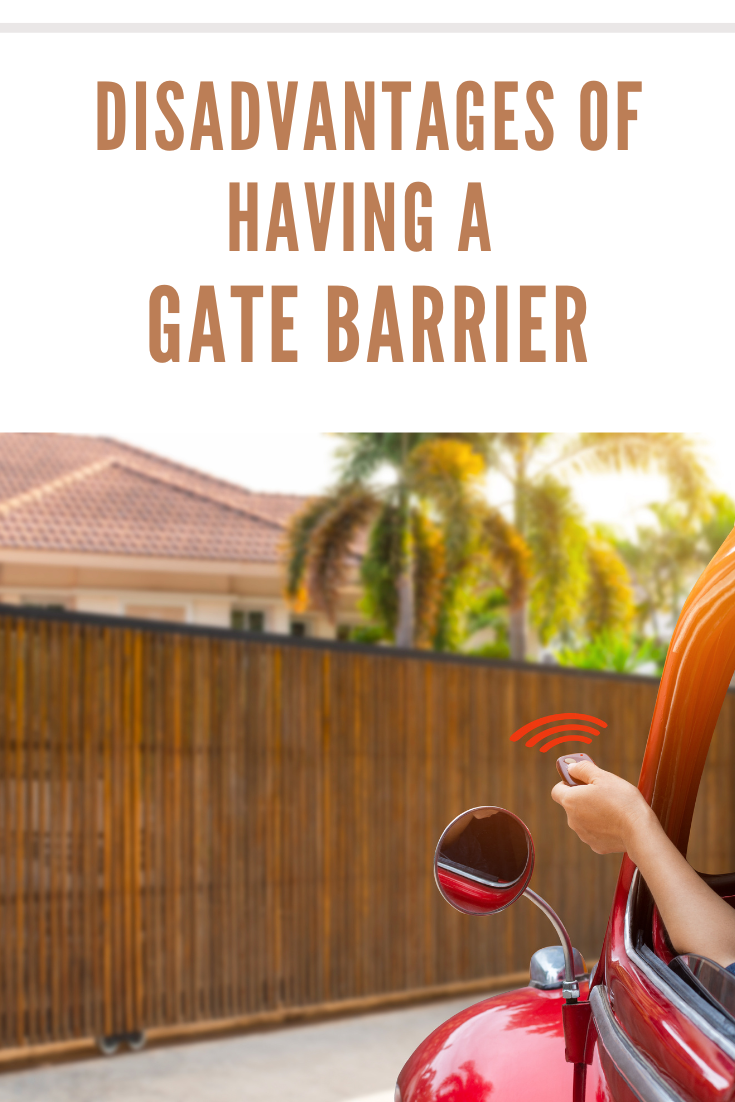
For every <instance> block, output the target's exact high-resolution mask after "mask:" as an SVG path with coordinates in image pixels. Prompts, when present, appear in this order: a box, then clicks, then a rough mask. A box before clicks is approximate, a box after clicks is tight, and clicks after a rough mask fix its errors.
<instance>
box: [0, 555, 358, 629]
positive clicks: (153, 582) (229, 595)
mask: <svg viewBox="0 0 735 1102" xmlns="http://www.w3.org/2000/svg"><path fill="white" fill-rule="evenodd" d="M355 581H356V579H353V584H352V585H351V586H349V587H347V588H346V589H345V591H344V594H343V596H342V600H341V602H340V607H339V612H338V616H337V621H336V623H331V622H330V621H329V620H328V619H327V617H326V616H324V615H323V614H322V613H321V612H319V611H318V610H316V609H313V608H311V609H307V610H306V612H305V613H304V614H299V613H296V612H294V611H293V609H292V608H291V607H290V606H289V604H288V602H287V601H286V599H285V596H284V590H285V574H284V570H283V567H282V566H281V565H280V564H277V563H222V562H212V561H204V562H202V561H197V562H190V563H187V562H181V561H177V560H170V561H166V560H155V561H152V560H150V559H146V558H144V557H141V558H139V559H134V558H133V557H130V558H127V557H124V556H102V555H94V556H88V555H82V554H79V555H76V556H75V555H70V554H68V553H65V554H54V553H48V554H44V553H42V552H15V551H8V552H4V553H3V552H0V603H2V604H11V605H42V606H50V605H59V606H62V607H63V608H66V609H68V610H69V611H75V612H92V613H98V614H101V615H106V616H126V615H127V616H134V617H137V618H144V619H152V620H153V619H155V620H170V621H172V622H179V623H190V624H201V625H205V626H209V627H230V624H231V617H232V612H233V610H235V609H239V610H242V611H244V612H245V614H246V615H247V613H249V612H259V613H262V615H263V618H264V630H265V631H267V632H274V633H277V634H289V633H291V631H292V625H293V623H294V621H297V622H299V623H301V622H303V623H305V624H306V634H307V635H309V636H312V637H317V638H323V639H330V638H334V637H335V635H336V632H337V625H338V624H349V625H354V624H358V623H361V622H362V619H363V618H362V616H361V615H360V612H359V610H358V607H357V602H358V598H359V590H358V587H357V585H356V584H354V582H355Z"/></svg>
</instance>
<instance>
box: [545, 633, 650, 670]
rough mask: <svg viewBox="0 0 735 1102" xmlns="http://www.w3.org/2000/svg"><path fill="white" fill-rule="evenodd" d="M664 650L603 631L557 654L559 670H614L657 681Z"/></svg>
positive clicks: (637, 637) (648, 640) (647, 642)
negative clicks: (571, 667)
mask: <svg viewBox="0 0 735 1102" xmlns="http://www.w3.org/2000/svg"><path fill="white" fill-rule="evenodd" d="M666 650H667V647H666V646H665V645H663V644H661V643H657V642H656V640H655V639H650V638H642V637H640V636H636V637H633V636H630V635H625V634H623V633H620V632H611V631H604V632H601V633H600V634H599V635H596V636H594V637H593V638H592V639H589V640H587V641H586V642H585V643H582V644H581V645H579V646H577V647H562V648H561V649H560V650H559V651H558V652H557V655H556V657H557V661H558V662H559V665H561V666H574V667H576V668H577V669H581V670H614V671H615V672H616V673H648V674H652V675H655V676H657V677H660V675H661V671H662V670H663V666H664V661H665V659H666Z"/></svg>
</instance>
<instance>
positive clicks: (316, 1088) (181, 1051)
mask: <svg viewBox="0 0 735 1102" xmlns="http://www.w3.org/2000/svg"><path fill="white" fill-rule="evenodd" d="M482 997H483V996H482V995H472V996H470V997H468V998H466V999H452V1000H451V1001H442V1002H433V1003H425V1004H423V1005H421V1006H412V1007H408V1008H407V1009H402V1010H389V1011H383V1012H381V1013H376V1014H366V1015H363V1016H361V1017H357V1018H341V1019H338V1020H336V1021H328V1022H318V1023H313V1024H310V1025H300V1026H292V1027H287V1028H284V1029H278V1030H273V1031H272V1032H268V1033H249V1034H245V1035H243V1036H241V1037H226V1038H220V1039H218V1040H209V1041H198V1042H195V1043H192V1044H187V1045H171V1046H168V1047H165V1048H164V1047H161V1048H151V1049H149V1050H143V1052H137V1053H125V1054H123V1055H117V1056H111V1057H106V1058H103V1057H99V1058H94V1059H89V1060H82V1061H80V1062H79V1063H74V1064H57V1065H50V1066H46V1067H39V1068H32V1069H30V1070H26V1071H11V1072H3V1073H2V1074H0V1102H274V1100H277V1102H358V1100H359V1102H393V1085H394V1083H395V1080H396V1075H397V1074H398V1072H399V1071H400V1069H401V1067H402V1066H403V1064H404V1062H405V1061H406V1059H407V1058H408V1056H409V1055H410V1054H411V1052H413V1050H414V1049H415V1048H416V1046H417V1045H418V1043H419V1041H421V1040H422V1039H423V1038H424V1037H425V1036H426V1035H427V1033H430V1032H431V1030H432V1029H434V1028H435V1027H436V1026H437V1025H439V1024H440V1023H441V1022H444V1021H446V1019H447V1018H449V1017H451V1015H452V1014H456V1012H457V1011H458V1010H460V1009H462V1007H464V1006H469V1005H470V1004H471V1003H475V1002H478V1001H479V1000H480V999H481V998H482Z"/></svg>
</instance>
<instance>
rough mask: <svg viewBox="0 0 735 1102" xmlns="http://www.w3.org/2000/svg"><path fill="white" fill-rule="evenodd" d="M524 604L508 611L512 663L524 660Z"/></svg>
mask: <svg viewBox="0 0 735 1102" xmlns="http://www.w3.org/2000/svg"><path fill="white" fill-rule="evenodd" d="M526 608H527V605H526V602H525V601H523V603H522V604H519V605H515V606H512V607H511V610H510V656H511V658H512V659H513V661H514V662H525V660H526Z"/></svg>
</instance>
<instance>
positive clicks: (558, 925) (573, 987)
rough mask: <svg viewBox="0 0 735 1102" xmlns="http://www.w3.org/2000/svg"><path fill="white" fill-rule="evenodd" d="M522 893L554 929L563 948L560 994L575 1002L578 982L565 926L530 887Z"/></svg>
mask: <svg viewBox="0 0 735 1102" xmlns="http://www.w3.org/2000/svg"><path fill="white" fill-rule="evenodd" d="M523 894H524V895H526V896H528V898H529V899H530V900H531V902H532V903H535V904H536V906H537V907H538V909H539V910H540V911H543V912H544V914H545V915H546V917H547V918H548V920H549V922H550V923H551V925H552V926H553V927H554V929H555V930H556V934H557V937H558V938H559V941H560V942H561V947H562V949H563V950H564V983H563V984H562V994H563V996H564V998H565V999H566V1001H567V1002H576V1001H577V999H578V998H579V984H578V983H577V979H576V977H575V975H574V954H573V952H572V942H571V940H570V938H569V934H568V933H567V931H566V927H565V926H564V923H563V922H562V920H561V919H560V918H559V915H558V914H557V913H556V911H555V910H554V908H553V907H551V906H550V905H549V904H548V903H547V902H546V900H545V899H542V898H541V896H540V895H537V894H536V892H533V891H531V889H530V888H526V890H525V892H524V893H523ZM557 982H558V981H557Z"/></svg>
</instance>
